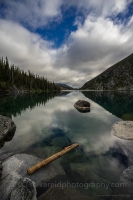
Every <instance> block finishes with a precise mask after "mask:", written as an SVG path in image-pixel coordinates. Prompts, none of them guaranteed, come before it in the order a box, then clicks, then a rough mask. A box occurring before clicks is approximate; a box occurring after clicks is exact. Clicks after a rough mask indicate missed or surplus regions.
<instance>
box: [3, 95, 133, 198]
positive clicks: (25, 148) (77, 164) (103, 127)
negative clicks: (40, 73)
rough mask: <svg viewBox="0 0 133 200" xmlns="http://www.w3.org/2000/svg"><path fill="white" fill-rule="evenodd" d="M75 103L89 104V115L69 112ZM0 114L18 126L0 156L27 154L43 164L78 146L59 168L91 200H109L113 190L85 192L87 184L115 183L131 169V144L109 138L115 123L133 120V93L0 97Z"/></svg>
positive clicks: (110, 188) (93, 189) (132, 150)
mask: <svg viewBox="0 0 133 200" xmlns="http://www.w3.org/2000/svg"><path fill="white" fill-rule="evenodd" d="M79 99H81V100H87V101H89V102H90V104H91V110H90V112H88V113H80V112H79V111H78V110H76V109H75V108H74V103H75V102H76V101H78V100H79ZM0 114H1V115H6V116H11V117H12V119H13V121H14V122H15V124H16V126H17V129H16V132H15V135H14V136H13V138H12V140H11V141H8V142H6V143H5V144H4V146H3V147H2V148H1V149H0V156H1V155H3V154H7V153H13V154H15V153H29V154H34V155H36V156H38V157H41V158H46V157H47V156H50V155H52V154H54V153H56V152H58V151H60V150H61V149H62V148H64V147H65V146H68V145H70V144H72V143H78V144H79V147H78V148H77V149H74V150H73V151H71V152H69V153H67V154H66V155H64V156H63V157H61V158H60V159H58V162H59V163H60V164H61V165H62V166H63V168H64V170H65V172H66V177H67V181H69V182H71V183H76V182H78V183H82V185H81V187H79V188H77V189H78V190H79V191H80V192H81V193H83V194H85V195H87V196H89V197H90V196H91V197H92V198H93V199H111V198H109V197H108V195H111V194H113V192H114V190H115V189H116V188H115V187H112V186H109V188H105V187H104V188H103V187H100V188H96V187H94V185H93V186H89V187H87V183H88V184H89V183H96V184H97V183H101V182H103V183H107V184H109V185H111V183H117V182H118V181H119V178H120V175H121V174H122V172H123V170H124V169H126V168H127V167H128V166H130V165H133V144H132V142H126V141H123V140H120V139H117V138H115V137H114V136H112V135H111V127H112V125H113V124H114V123H115V122H118V121H121V120H133V92H100V91H95V92H94V91H89V92H87V91H86V92H85V91H83V92H80V91H72V92H64V93H62V94H51V93H47V94H32V95H29V94H28V95H24V96H18V97H0ZM64 181H66V180H64ZM103 195H104V197H103Z"/></svg>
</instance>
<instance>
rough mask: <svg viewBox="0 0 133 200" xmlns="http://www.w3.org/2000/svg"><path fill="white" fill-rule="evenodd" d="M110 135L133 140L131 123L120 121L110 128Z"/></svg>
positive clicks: (132, 125) (132, 123) (132, 122)
mask: <svg viewBox="0 0 133 200" xmlns="http://www.w3.org/2000/svg"><path fill="white" fill-rule="evenodd" d="M111 133H112V135H114V136H116V137H118V138H121V139H124V140H133V121H120V122H117V123H115V124H114V125H113V126H112V130H111Z"/></svg>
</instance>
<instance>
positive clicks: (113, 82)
mask: <svg viewBox="0 0 133 200" xmlns="http://www.w3.org/2000/svg"><path fill="white" fill-rule="evenodd" d="M81 89H88V90H133V54H131V55H130V56H128V57H127V58H125V59H124V60H122V61H120V62H118V63H116V64H115V65H113V66H112V67H110V68H108V69H107V70H105V71H104V72H103V73H101V74H99V75H98V76H97V77H95V78H93V79H92V80H90V81H88V82H86V83H85V84H84V85H83V86H82V87H81Z"/></svg>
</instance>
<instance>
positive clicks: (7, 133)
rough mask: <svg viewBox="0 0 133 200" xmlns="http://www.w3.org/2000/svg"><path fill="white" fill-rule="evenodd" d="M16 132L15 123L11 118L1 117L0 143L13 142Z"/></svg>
mask: <svg viewBox="0 0 133 200" xmlns="http://www.w3.org/2000/svg"><path fill="white" fill-rule="evenodd" d="M15 130H16V126H15V124H14V122H13V121H12V120H11V119H10V118H7V117H4V116H2V115H0V143H3V141H9V140H11V139H12V137H13V135H14V133H15Z"/></svg>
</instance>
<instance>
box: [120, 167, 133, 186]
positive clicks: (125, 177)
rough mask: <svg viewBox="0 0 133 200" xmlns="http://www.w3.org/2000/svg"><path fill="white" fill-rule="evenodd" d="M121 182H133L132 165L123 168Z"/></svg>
mask: <svg viewBox="0 0 133 200" xmlns="http://www.w3.org/2000/svg"><path fill="white" fill-rule="evenodd" d="M120 181H121V182H125V183H126V182H127V183H130V184H133V166H130V167H128V168H127V169H125V170H124V171H123V173H122V175H121V177H120Z"/></svg>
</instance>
